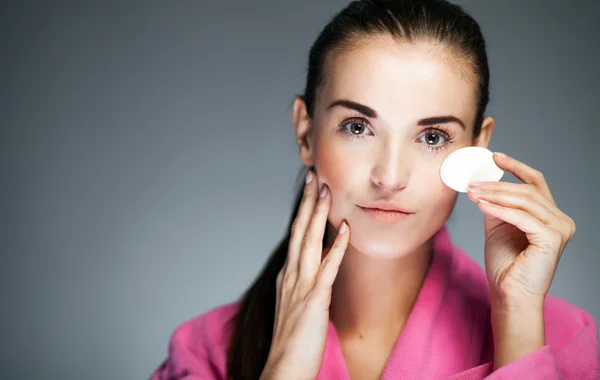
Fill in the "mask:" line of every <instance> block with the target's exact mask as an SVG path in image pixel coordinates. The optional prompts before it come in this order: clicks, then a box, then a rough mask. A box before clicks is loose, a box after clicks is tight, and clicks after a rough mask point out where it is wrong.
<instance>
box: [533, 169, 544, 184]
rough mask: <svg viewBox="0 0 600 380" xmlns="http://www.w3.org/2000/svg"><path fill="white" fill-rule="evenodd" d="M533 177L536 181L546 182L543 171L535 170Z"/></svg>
mask: <svg viewBox="0 0 600 380" xmlns="http://www.w3.org/2000/svg"><path fill="white" fill-rule="evenodd" d="M533 176H534V178H535V179H536V180H538V181H539V182H542V181H544V173H542V172H541V171H539V170H537V169H535V170H534V172H533Z"/></svg>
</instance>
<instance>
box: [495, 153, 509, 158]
mask: <svg viewBox="0 0 600 380" xmlns="http://www.w3.org/2000/svg"><path fill="white" fill-rule="evenodd" d="M494 154H495V155H496V156H498V157H500V158H506V154H504V153H500V152H494Z"/></svg>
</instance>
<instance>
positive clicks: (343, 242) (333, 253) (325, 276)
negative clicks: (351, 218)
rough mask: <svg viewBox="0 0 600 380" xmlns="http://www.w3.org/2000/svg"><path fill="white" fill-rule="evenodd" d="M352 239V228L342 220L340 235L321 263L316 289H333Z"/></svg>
mask: <svg viewBox="0 0 600 380" xmlns="http://www.w3.org/2000/svg"><path fill="white" fill-rule="evenodd" d="M349 240H350V228H349V227H348V224H347V223H346V222H342V225H341V226H340V230H339V231H338V235H337V236H336V238H335V241H334V242H333V245H332V246H331V249H330V250H329V253H328V254H327V256H326V257H325V259H324V260H323V263H321V266H320V268H319V273H318V275H317V279H316V281H315V287H314V288H315V290H316V291H318V292H320V291H329V292H330V291H331V287H332V286H333V282H334V281H335V278H336V276H337V274H338V270H339V268H340V264H341V263H342V259H343V258H344V254H345V253H346V248H347V247H348V241H349Z"/></svg>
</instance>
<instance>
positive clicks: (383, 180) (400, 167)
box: [371, 143, 411, 191]
mask: <svg viewBox="0 0 600 380" xmlns="http://www.w3.org/2000/svg"><path fill="white" fill-rule="evenodd" d="M410 160H411V159H410V155H409V154H408V152H407V151H406V149H402V147H400V146H399V144H397V143H388V144H386V146H385V147H382V149H380V150H379V152H378V154H377V158H376V160H375V165H374V166H373V169H372V171H371V182H372V183H373V184H374V185H375V186H377V187H378V188H380V189H382V190H386V191H396V190H401V189H403V188H405V187H406V186H407V185H408V180H409V177H410V169H411V162H410Z"/></svg>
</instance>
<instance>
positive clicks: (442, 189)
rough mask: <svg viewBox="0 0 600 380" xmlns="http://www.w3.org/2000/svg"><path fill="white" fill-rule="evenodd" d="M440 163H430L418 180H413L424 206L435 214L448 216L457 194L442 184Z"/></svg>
mask: <svg viewBox="0 0 600 380" xmlns="http://www.w3.org/2000/svg"><path fill="white" fill-rule="evenodd" d="M440 167H441V162H439V163H437V162H435V163H434V162H432V163H431V165H429V167H428V168H426V169H425V170H423V171H422V172H421V173H422V174H421V175H419V178H413V179H412V180H413V182H414V183H415V185H416V187H418V189H417V192H418V193H420V194H421V197H422V199H423V201H424V204H425V205H427V207H428V208H429V209H430V210H431V211H432V212H435V213H439V214H440V215H449V214H450V213H451V212H452V208H453V207H454V204H455V203H456V197H457V195H458V194H457V193H456V191H454V190H452V189H451V188H449V187H448V186H446V185H445V184H444V182H443V181H442V178H441V177H440V174H439V173H440Z"/></svg>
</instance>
